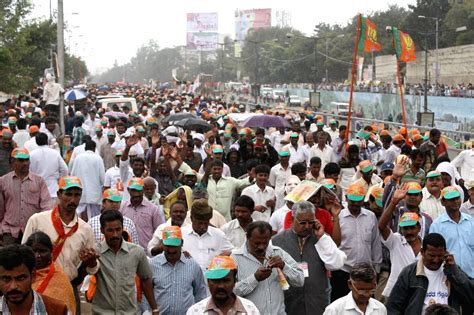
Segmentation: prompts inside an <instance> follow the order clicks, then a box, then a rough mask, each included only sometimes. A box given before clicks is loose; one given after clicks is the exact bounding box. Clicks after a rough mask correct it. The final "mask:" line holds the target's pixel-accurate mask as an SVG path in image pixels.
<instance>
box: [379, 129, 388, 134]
mask: <svg viewBox="0 0 474 315" xmlns="http://www.w3.org/2000/svg"><path fill="white" fill-rule="evenodd" d="M380 135H381V136H390V132H389V131H388V130H387V129H384V130H382V131H380Z"/></svg>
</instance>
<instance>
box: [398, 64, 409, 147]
mask: <svg viewBox="0 0 474 315" xmlns="http://www.w3.org/2000/svg"><path fill="white" fill-rule="evenodd" d="M397 79H398V87H399V88H400V101H401V104H402V117H403V127H405V130H406V131H407V132H406V134H405V141H406V142H407V143H408V129H407V115H406V113H405V98H404V97H403V86H402V80H401V78H400V60H398V58H397Z"/></svg>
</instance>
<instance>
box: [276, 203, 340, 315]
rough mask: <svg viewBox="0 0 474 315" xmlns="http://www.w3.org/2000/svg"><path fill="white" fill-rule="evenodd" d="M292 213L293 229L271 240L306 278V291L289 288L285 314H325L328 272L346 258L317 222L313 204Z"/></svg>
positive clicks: (286, 292) (295, 206) (294, 207)
mask: <svg viewBox="0 0 474 315" xmlns="http://www.w3.org/2000/svg"><path fill="white" fill-rule="evenodd" d="M291 211H292V212H293V222H292V225H291V228H290V229H289V230H285V231H282V232H280V233H278V234H277V235H275V236H274V237H273V239H272V244H273V245H276V246H279V247H281V248H282V249H283V250H284V251H286V252H287V253H288V254H290V255H291V257H292V258H293V259H294V260H295V261H296V262H297V263H298V266H299V267H300V268H301V269H302V270H303V275H304V285H303V287H290V289H289V290H288V291H285V308H286V313H287V314H288V315H292V314H302V315H304V314H308V315H309V314H316V315H319V314H323V312H324V309H325V308H326V306H327V305H328V301H329V289H328V283H329V281H328V276H327V275H328V273H327V271H332V270H338V269H340V268H341V267H342V266H343V265H344V262H345V261H346V254H344V252H343V251H341V250H339V249H338V248H337V245H336V243H334V241H333V240H332V238H331V236H329V235H328V234H326V233H325V231H324V226H323V225H322V224H321V222H319V221H318V220H317V219H315V216H314V212H315V207H314V205H313V204H312V203H311V202H308V201H302V202H298V203H295V204H294V205H293V207H292V208H291Z"/></svg>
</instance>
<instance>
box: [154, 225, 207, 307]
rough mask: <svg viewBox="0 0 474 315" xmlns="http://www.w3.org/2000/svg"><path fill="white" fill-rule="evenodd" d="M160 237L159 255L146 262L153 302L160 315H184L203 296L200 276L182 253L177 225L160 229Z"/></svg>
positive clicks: (205, 295) (204, 296) (201, 277)
mask: <svg viewBox="0 0 474 315" xmlns="http://www.w3.org/2000/svg"><path fill="white" fill-rule="evenodd" d="M160 238H161V239H162V244H163V245H162V246H163V253H161V254H159V255H157V256H155V257H153V258H152V259H151V260H150V267H151V270H152V272H153V291H154V296H155V300H156V302H157V304H158V308H159V310H160V313H161V314H185V313H186V311H187V310H188V309H189V308H190V307H191V306H192V305H193V304H194V303H196V302H199V301H201V300H203V299H204V298H206V297H207V287H206V283H205V281H204V276H203V273H202V271H201V267H199V265H198V263H197V262H196V261H195V260H194V259H193V258H192V257H187V256H185V254H183V252H182V247H183V235H182V232H181V228H180V227H179V226H166V227H164V228H163V230H162V235H160ZM170 279H173V281H170Z"/></svg>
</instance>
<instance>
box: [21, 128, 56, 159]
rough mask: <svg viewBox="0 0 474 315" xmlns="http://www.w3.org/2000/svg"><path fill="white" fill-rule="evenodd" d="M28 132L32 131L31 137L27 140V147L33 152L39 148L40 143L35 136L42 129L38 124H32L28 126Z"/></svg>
mask: <svg viewBox="0 0 474 315" xmlns="http://www.w3.org/2000/svg"><path fill="white" fill-rule="evenodd" d="M28 132H29V133H30V139H29V140H27V141H26V142H25V149H27V150H28V151H29V152H30V153H31V152H33V151H34V150H36V149H38V144H37V143H36V138H35V137H36V135H37V134H38V133H39V132H40V129H39V127H38V126H36V125H32V126H30V127H29V128H28ZM48 143H49V140H48ZM58 153H59V152H58Z"/></svg>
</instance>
